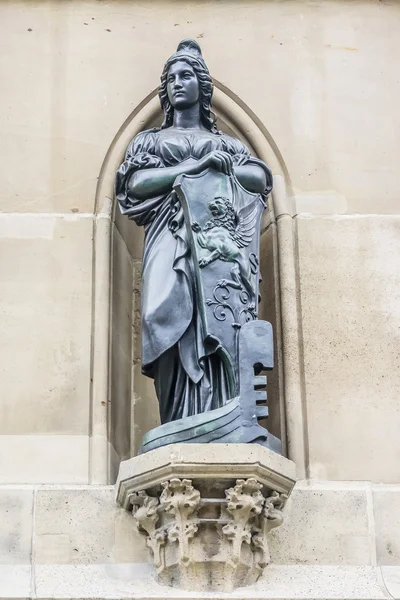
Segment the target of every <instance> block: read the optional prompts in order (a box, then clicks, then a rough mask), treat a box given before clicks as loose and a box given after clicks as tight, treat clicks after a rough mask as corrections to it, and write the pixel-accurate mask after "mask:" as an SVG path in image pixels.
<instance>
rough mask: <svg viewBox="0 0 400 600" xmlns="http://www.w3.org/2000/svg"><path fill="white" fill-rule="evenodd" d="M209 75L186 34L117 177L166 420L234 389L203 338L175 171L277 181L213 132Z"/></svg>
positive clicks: (208, 405) (145, 367)
mask: <svg viewBox="0 0 400 600" xmlns="http://www.w3.org/2000/svg"><path fill="white" fill-rule="evenodd" d="M212 94H213V85H212V80H211V77H210V74H209V71H208V69H207V66H206V64H205V62H204V60H203V58H202V55H201V50H200V47H199V45H198V44H197V43H196V42H195V41H193V40H184V41H182V42H181V43H180V44H179V46H178V49H177V52H176V53H175V54H173V55H172V56H171V57H170V58H169V59H168V60H167V62H166V64H165V66H164V70H163V72H162V75H161V86H160V89H159V97H160V101H161V106H162V109H163V111H164V121H163V123H162V125H161V127H160V128H155V129H151V130H148V131H143V132H141V133H139V134H138V135H137V136H136V137H135V138H134V139H133V140H132V142H131V143H130V144H129V147H128V149H127V152H126V157H125V161H124V162H123V164H122V165H121V166H120V168H119V170H118V173H117V179H116V195H117V199H118V202H119V205H120V208H121V211H122V213H123V214H125V215H128V216H129V218H131V219H134V221H135V222H136V223H137V224H138V225H142V226H143V227H144V229H145V245H144V255H143V271H142V278H143V279H142V281H143V284H142V371H143V373H144V374H145V375H147V376H149V377H152V378H154V383H155V389H156V393H157V397H158V400H159V405H160V415H161V422H162V423H167V422H169V421H174V420H176V419H180V418H183V417H187V416H191V415H196V414H198V413H204V412H206V411H210V410H212V409H216V408H220V407H222V406H224V405H225V404H226V402H227V401H228V400H229V399H230V398H232V397H233V396H235V394H237V386H235V383H234V382H232V377H230V376H229V373H227V368H226V362H225V361H224V360H222V357H221V354H220V352H219V351H218V348H216V347H215V345H212V344H209V343H208V341H207V339H205V336H204V333H203V328H202V323H201V318H200V313H199V306H198V303H199V301H200V300H199V297H198V295H197V293H196V285H195V276H194V265H193V258H192V255H191V251H190V246H189V241H188V234H187V229H186V225H185V222H184V217H183V212H182V207H181V206H180V202H179V200H178V197H177V195H176V193H175V191H174V190H173V186H174V182H175V180H176V179H177V177H178V176H179V175H197V174H200V173H202V172H203V171H205V170H206V169H215V170H217V171H220V172H222V173H224V174H226V175H228V176H231V175H234V176H235V177H236V178H237V180H238V181H239V183H240V184H241V186H243V188H245V189H246V190H248V191H249V192H252V193H256V194H266V193H269V192H270V191H271V189H272V177H271V173H270V171H269V169H268V167H267V166H266V165H265V164H264V163H263V162H262V161H260V160H258V159H256V158H254V157H252V156H251V155H250V152H249V150H248V149H247V148H246V146H245V145H244V144H243V143H242V142H240V141H239V140H237V139H235V138H232V137H230V136H228V135H226V134H224V133H221V132H220V131H218V130H217V128H216V125H215V117H214V115H213V113H212V112H211V99H212Z"/></svg>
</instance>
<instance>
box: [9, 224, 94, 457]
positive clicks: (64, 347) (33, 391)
mask: <svg viewBox="0 0 400 600" xmlns="http://www.w3.org/2000/svg"><path fill="white" fill-rule="evenodd" d="M92 230H93V220H92V218H91V217H86V218H84V217H78V216H75V215H71V216H66V217H63V216H59V217H57V216H51V215H0V286H1V297H0V311H1V315H2V318H1V340H2V344H1V355H0V356H1V367H0V372H1V383H2V386H1V397H2V402H1V406H0V433H1V434H7V435H9V434H10V435H17V434H19V435H21V434H74V435H78V434H83V435H85V434H86V435H87V434H88V428H89V423H88V419H89V388H90V373H89V371H90V331H91V291H92V284H91V275H92ZM27 460H29V457H27Z"/></svg>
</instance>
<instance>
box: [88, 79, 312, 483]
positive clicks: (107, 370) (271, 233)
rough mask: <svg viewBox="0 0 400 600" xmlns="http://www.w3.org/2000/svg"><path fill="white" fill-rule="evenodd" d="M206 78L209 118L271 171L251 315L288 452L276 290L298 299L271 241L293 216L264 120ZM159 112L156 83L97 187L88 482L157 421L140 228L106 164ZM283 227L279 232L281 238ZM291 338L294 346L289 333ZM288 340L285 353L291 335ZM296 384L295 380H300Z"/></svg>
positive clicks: (107, 475)
mask: <svg viewBox="0 0 400 600" xmlns="http://www.w3.org/2000/svg"><path fill="white" fill-rule="evenodd" d="M214 84H215V91H214V98H213V108H214V111H215V113H216V115H217V118H218V127H219V128H220V129H222V130H223V131H225V132H226V133H229V134H230V135H233V136H235V137H238V138H239V139H241V140H242V141H243V142H244V143H245V144H246V145H247V146H248V147H249V148H250V150H251V152H252V153H253V154H254V155H255V156H258V157H259V158H261V159H262V160H264V161H265V162H266V163H267V164H268V165H269V166H270V168H271V170H272V172H273V174H274V193H273V195H272V197H271V198H270V200H269V210H268V211H266V212H265V215H264V221H263V224H262V235H261V253H260V262H261V274H262V278H263V281H262V285H261V295H262V301H261V304H260V310H259V316H260V318H263V319H266V320H268V321H270V322H271V323H272V324H273V327H274V332H275V336H274V337H275V357H276V358H275V364H276V368H275V369H274V371H273V372H272V373H271V374H270V376H269V378H268V402H269V407H270V416H269V419H268V423H267V427H268V429H269V430H270V431H271V432H273V433H274V434H275V435H278V436H279V437H281V439H282V441H283V451H284V453H287V447H286V434H287V431H286V421H287V415H286V412H287V404H285V400H287V399H286V398H285V396H287V394H286V393H285V377H287V376H288V374H289V375H290V373H289V371H290V369H289V370H288V368H289V366H288V365H287V368H286V369H285V360H284V351H285V348H284V344H283V339H284V333H285V322H284V321H285V310H283V309H284V306H283V303H282V298H283V297H285V300H286V304H287V305H288V303H291V304H292V307H293V302H291V298H290V296H293V295H294V297H295V298H297V297H298V292H297V287H296V285H297V283H296V277H295V275H293V273H290V274H289V279H293V282H292V284H293V285H291V286H289V287H290V290H289V291H290V293H289V294H288V293H287V290H288V289H289V288H288V286H287V283H284V288H285V289H284V294H283V296H282V294H281V289H282V281H283V280H284V279H285V277H283V279H282V269H281V268H280V260H279V255H280V254H282V248H281V249H280V247H279V232H278V229H279V218H281V217H288V218H289V219H290V221H292V216H293V210H292V202H291V198H292V194H291V184H290V178H289V175H288V172H287V169H286V166H285V164H284V161H283V158H282V156H281V154H280V152H279V150H278V148H277V146H276V144H275V142H274V140H273V139H272V137H271V135H270V134H269V132H268V130H267V129H266V128H265V126H264V125H263V124H262V123H261V122H260V121H259V119H257V117H256V116H255V115H254V114H253V113H252V111H251V110H250V109H249V108H248V107H247V106H246V105H245V104H243V103H242V102H241V101H240V99H239V98H237V97H236V96H235V95H234V94H233V93H232V92H231V91H230V90H228V89H227V88H226V87H224V86H223V85H222V84H221V83H219V82H218V81H215V80H214ZM161 118H162V113H161V109H160V105H159V101H158V97H157V90H154V91H153V92H152V93H151V94H149V96H147V97H146V98H145V99H144V100H143V102H141V104H140V105H139V106H138V107H137V108H136V109H135V110H134V111H133V112H132V114H131V115H130V116H129V117H128V119H127V120H126V121H125V122H124V123H123V125H122V126H121V128H120V130H119V131H118V133H117V135H116V136H115V138H114V140H113V142H112V144H111V146H110V148H109V150H108V152H107V155H106V157H105V159H104V162H103V165H102V169H101V172H100V176H99V181H98V185H97V190H96V200H95V211H94V212H95V215H96V218H95V231H94V272H93V279H94V294H93V295H94V302H93V336H92V339H93V347H92V395H91V414H92V425H91V430H92V431H91V466H90V470H91V481H92V482H93V483H108V482H113V481H115V478H116V475H117V471H118V465H119V462H120V461H121V460H125V459H127V458H130V457H131V456H133V455H135V454H136V453H137V450H138V448H139V446H140V442H141V438H142V435H143V434H144V433H145V432H146V431H148V430H149V429H150V428H152V427H155V426H156V425H157V424H158V423H159V421H158V418H159V417H158V406H157V400H156V397H155V394H154V387H153V383H152V381H151V380H150V379H148V378H145V377H144V376H142V374H141V372H140V345H141V340H140V271H141V257H142V248H143V231H142V229H141V228H139V227H137V226H136V225H135V223H133V222H132V221H129V220H128V219H127V218H126V217H122V215H121V214H120V212H119V209H118V207H117V206H116V202H115V201H114V193H113V189H114V178H115V172H116V170H117V168H118V166H119V165H120V163H121V162H122V160H123V156H124V153H125V151H126V148H127V146H128V144H129V142H130V140H131V139H132V138H133V137H134V136H135V135H136V134H137V133H138V132H140V131H142V130H144V129H148V128H150V127H154V126H156V125H158V124H160V122H161ZM277 219H278V224H277ZM290 228H292V224H290ZM286 229H287V227H286ZM287 235H288V234H287V232H286V238H287ZM283 237H285V236H283ZM289 246H290V240H289V241H286V242H285V248H284V253H285V252H286V254H287V253H288V252H289V266H288V267H286V270H287V271H288V272H289V271H291V269H292V266H293V265H292V263H293V264H294V262H295V256H294V249H290V248H289ZM292 255H293V256H292ZM283 262H284V261H283ZM286 262H287V257H286ZM293 268H294V271H295V267H294V266H293ZM288 324H289V325H290V323H288ZM290 335H292V334H291V333H290ZM289 337H290V336H289ZM292 338H293V335H292ZM289 341H290V340H289ZM292 342H293V339H292ZM295 343H297V345H298V340H297V339H296V340H295ZM292 345H293V344H292ZM287 348H288V351H289V352H290V344H287ZM289 379H290V376H289ZM298 383H299V386H301V382H298ZM292 387H293V386H291V390H292ZM291 393H292V392H291ZM291 406H292V404H291ZM289 421H290V422H291V419H290V415H289ZM297 429H299V426H297ZM300 429H304V423H300ZM303 445H304V443H303ZM289 454H290V453H289Z"/></svg>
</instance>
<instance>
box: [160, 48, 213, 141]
mask: <svg viewBox="0 0 400 600" xmlns="http://www.w3.org/2000/svg"><path fill="white" fill-rule="evenodd" d="M178 60H182V61H184V62H186V63H188V65H190V66H191V67H192V69H193V71H194V72H195V74H196V77H197V80H198V82H199V104H200V119H201V123H202V125H203V126H204V127H205V128H206V129H208V130H209V131H211V132H212V133H216V134H220V132H219V131H218V129H217V127H216V124H215V122H216V117H215V115H214V113H213V112H212V110H211V100H212V95H213V90H214V86H213V83H212V79H211V76H210V73H209V71H208V69H207V65H206V63H205V62H204V59H203V57H202V55H201V49H200V46H199V44H198V43H197V42H195V41H194V40H183V41H182V42H181V43H180V44H179V45H178V48H177V51H176V52H175V54H173V55H172V56H171V57H170V58H169V59H168V60H167V62H166V63H165V65H164V69H163V72H162V74H161V85H160V88H159V90H158V95H159V98H160V102H161V107H162V109H163V111H164V121H163V123H162V125H161V129H166V128H167V127H171V125H172V124H173V119H174V108H173V106H172V105H171V103H170V101H169V98H168V91H167V80H168V72H169V69H170V67H171V65H173V64H174V63H176V62H178Z"/></svg>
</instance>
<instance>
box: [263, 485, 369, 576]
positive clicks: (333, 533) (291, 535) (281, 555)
mask: <svg viewBox="0 0 400 600" xmlns="http://www.w3.org/2000/svg"><path fill="white" fill-rule="evenodd" d="M286 514H287V516H286V519H285V520H284V522H283V524H282V526H281V527H279V528H278V529H276V530H275V531H273V532H271V535H270V550H271V555H272V556H273V561H274V563H276V564H286V565H288V564H294V565H295V564H320V565H369V564H372V563H373V554H372V548H373V544H374V541H373V540H372V539H371V537H370V531H369V520H368V511H367V490H366V488H365V487H359V488H358V489H357V488H354V487H353V488H350V489H349V488H346V487H345V488H340V485H339V486H337V487H333V486H329V484H328V485H326V486H324V484H316V485H315V486H308V485H307V484H297V485H296V487H295V488H294V490H293V492H292V494H291V497H290V498H289V500H288V506H287V510H286Z"/></svg>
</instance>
